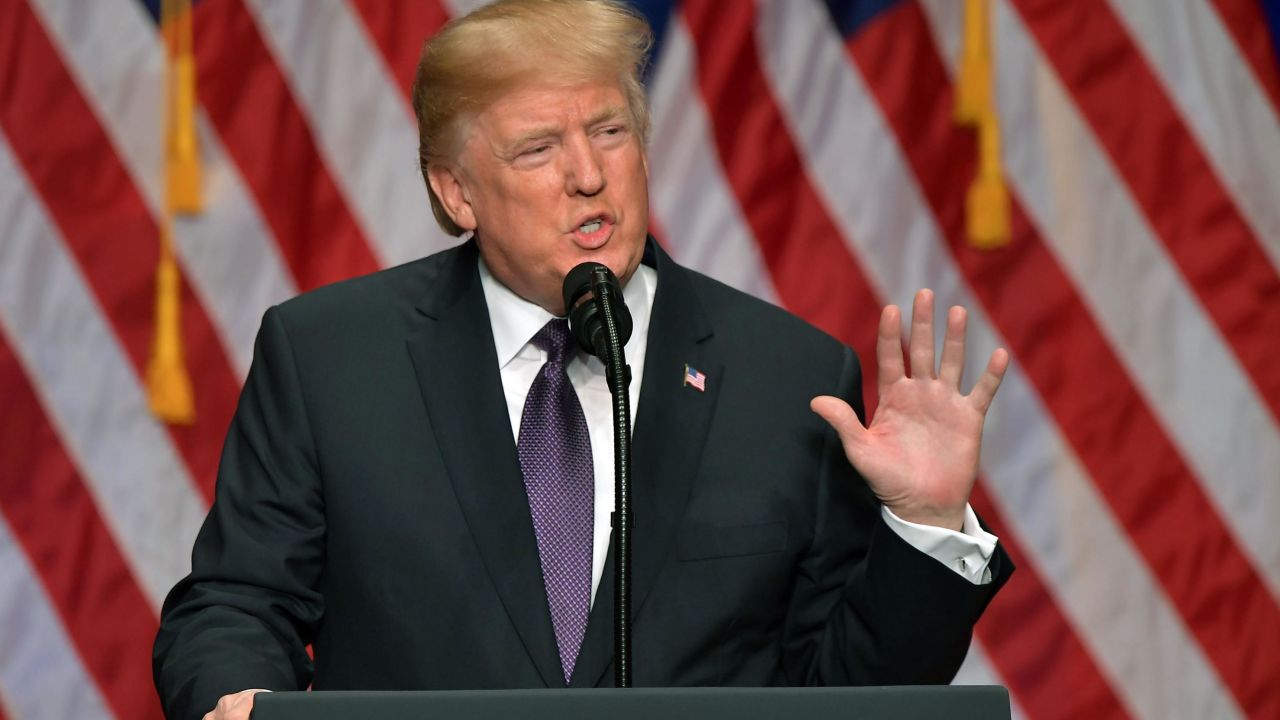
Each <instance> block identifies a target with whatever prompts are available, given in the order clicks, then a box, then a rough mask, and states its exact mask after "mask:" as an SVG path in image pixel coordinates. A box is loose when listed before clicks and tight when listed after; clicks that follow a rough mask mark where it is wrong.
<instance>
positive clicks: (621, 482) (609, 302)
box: [564, 262, 633, 687]
mask: <svg viewBox="0 0 1280 720" xmlns="http://www.w3.org/2000/svg"><path fill="white" fill-rule="evenodd" d="M588 294H589V295H590V296H591V297H587V295H588ZM564 307H565V312H566V314H568V316H569V329H570V331H571V332H572V333H573V337H574V339H576V340H577V341H578V345H579V346H580V347H581V348H582V349H583V350H585V351H586V352H588V353H591V354H592V355H595V356H596V357H598V358H600V359H601V360H602V361H604V367H605V382H606V383H607V384H608V385H609V393H610V394H611V395H613V517H612V525H613V552H614V563H613V678H614V684H615V685H617V686H618V687H631V527H632V524H633V518H632V511H631V507H632V506H631V396H630V392H629V387H628V386H629V384H630V383H631V368H630V367H628V366H627V359H626V355H625V354H624V352H623V347H624V346H625V345H626V344H627V340H629V339H631V312H630V311H629V310H627V304H626V302H625V301H623V299H622V286H621V285H620V284H619V283H618V278H617V277H615V276H614V274H613V272H611V271H610V270H609V268H607V267H605V266H604V265H601V264H600V263H596V262H585V263H582V264H581V265H579V266H577V267H575V268H574V269H572V270H570V271H569V274H568V275H566V276H565V278H564Z"/></svg>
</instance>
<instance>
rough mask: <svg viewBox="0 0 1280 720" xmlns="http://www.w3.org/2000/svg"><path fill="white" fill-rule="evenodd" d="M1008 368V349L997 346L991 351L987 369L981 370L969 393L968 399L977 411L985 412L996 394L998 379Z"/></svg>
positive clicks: (998, 384)
mask: <svg viewBox="0 0 1280 720" xmlns="http://www.w3.org/2000/svg"><path fill="white" fill-rule="evenodd" d="M1008 369H1009V351H1008V350H1005V349H1004V348H998V349H997V350H996V351H995V352H993V353H991V360H990V361H989V362H988V363H987V369H986V370H984V371H983V373H982V377H980V378H978V384H977V385H974V386H973V392H971V393H969V401H970V402H972V403H973V404H974V407H976V408H978V410H979V411H981V412H983V413H986V412H987V408H989V407H991V399H992V398H994V397H995V396H996V390H999V389H1000V381H1001V380H1002V379H1004V371H1005V370H1008Z"/></svg>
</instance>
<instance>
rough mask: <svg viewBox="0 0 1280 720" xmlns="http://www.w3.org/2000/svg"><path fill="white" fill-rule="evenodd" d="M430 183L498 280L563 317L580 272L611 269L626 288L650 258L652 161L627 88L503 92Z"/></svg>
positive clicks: (585, 86) (608, 86)
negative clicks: (591, 267)
mask: <svg viewBox="0 0 1280 720" xmlns="http://www.w3.org/2000/svg"><path fill="white" fill-rule="evenodd" d="M431 182H432V185H433V187H434V188H435V191H436V195H437V196H438V197H440V198H441V200H442V201H443V202H444V204H445V207H446V208H448V209H449V212H450V214H451V215H452V216H453V218H454V221H455V222H456V223H458V225H459V226H461V227H462V228H464V229H467V230H475V231H476V237H477V239H478V242H479V245H480V252H481V253H482V254H483V256H484V260H485V262H486V263H487V264H488V265H489V269H490V270H491V271H492V272H493V275H494V277H496V278H497V279H498V280H499V281H501V282H502V283H503V284H504V285H506V286H507V287H509V288H511V290H513V291H514V292H515V293H516V294H517V295H520V296H521V297H523V298H525V299H526V300H530V301H532V302H535V303H537V304H538V305H541V306H542V307H543V308H546V309H547V310H548V311H550V312H552V313H554V314H556V315H562V314H564V300H563V298H562V295H561V286H562V284H563V282H564V276H565V274H566V273H568V272H569V270H570V269H571V268H573V267H574V266H575V265H577V264H579V263H582V262H585V261H587V260H593V261H595V262H599V263H603V264H604V265H607V266H608V267H609V269H610V270H612V271H613V272H614V274H616V275H617V276H618V278H619V279H620V280H621V281H622V282H624V283H625V282H626V281H627V280H628V279H630V277H631V275H632V273H633V272H635V269H636V267H637V266H638V265H639V264H640V258H641V256H642V255H643V253H644V240H645V232H646V229H647V226H648V221H649V194H648V165H647V160H646V158H645V153H644V146H643V141H642V139H641V138H640V137H639V136H638V134H637V132H636V129H635V127H634V122H633V120H632V117H631V113H630V112H629V111H628V109H627V103H626V98H625V96H624V95H623V93H622V90H621V88H620V87H619V85H618V84H617V83H608V82H599V83H587V84H582V85H574V86H567V87H566V86H563V85H551V84H548V85H534V86H530V87H525V88H522V89H520V90H517V91H515V92H512V93H510V94H508V95H506V96H504V97H503V98H502V99H500V100H499V101H498V102H496V103H494V104H493V105H491V106H490V107H489V108H487V109H486V110H485V111H484V112H482V113H480V115H478V116H477V117H476V118H475V119H474V121H473V123H472V126H471V131H470V135H469V137H468V138H467V140H466V142H465V144H464V145H463V149H462V152H461V153H460V154H459V158H458V161H457V162H456V163H455V164H454V165H453V166H452V167H448V168H445V167H441V168H433V169H432V170H431Z"/></svg>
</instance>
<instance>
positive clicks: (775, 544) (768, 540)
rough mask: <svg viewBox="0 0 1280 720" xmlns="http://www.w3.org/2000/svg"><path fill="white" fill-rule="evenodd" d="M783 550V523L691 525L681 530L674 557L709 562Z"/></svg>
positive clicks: (784, 533) (785, 528) (784, 535)
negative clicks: (716, 559)
mask: <svg viewBox="0 0 1280 720" xmlns="http://www.w3.org/2000/svg"><path fill="white" fill-rule="evenodd" d="M786 547H787V523H786V522H784V521H781V520H779V521H777V522H767V523H753V524H750V525H732V526H719V525H706V524H701V523H697V524H691V525H687V526H686V527H684V528H681V530H680V533H679V535H678V539H677V545H676V556H677V557H678V558H680V559H681V560H712V559H715V558H729V557H742V556H745V555H764V554H767V553H776V552H782V551H783V550H784V549H786Z"/></svg>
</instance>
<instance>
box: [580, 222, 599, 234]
mask: <svg viewBox="0 0 1280 720" xmlns="http://www.w3.org/2000/svg"><path fill="white" fill-rule="evenodd" d="M578 229H579V230H581V231H582V232H584V233H593V232H595V231H597V230H599V229H600V221H599V220H592V221H591V222H586V223H582V225H581V226H579V227H578Z"/></svg>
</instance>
